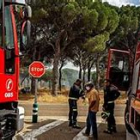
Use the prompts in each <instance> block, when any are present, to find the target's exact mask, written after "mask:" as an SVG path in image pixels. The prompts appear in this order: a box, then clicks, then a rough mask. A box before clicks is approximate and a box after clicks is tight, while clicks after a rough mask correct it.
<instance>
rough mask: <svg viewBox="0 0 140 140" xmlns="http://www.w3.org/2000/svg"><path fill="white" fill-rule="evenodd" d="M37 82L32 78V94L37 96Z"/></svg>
mask: <svg viewBox="0 0 140 140" xmlns="http://www.w3.org/2000/svg"><path fill="white" fill-rule="evenodd" d="M36 86H37V85H36V81H35V78H34V77H31V93H32V94H35V92H36Z"/></svg>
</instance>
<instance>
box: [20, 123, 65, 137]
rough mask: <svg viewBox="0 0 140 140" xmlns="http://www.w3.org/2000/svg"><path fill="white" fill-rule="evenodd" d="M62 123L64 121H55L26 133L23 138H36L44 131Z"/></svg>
mask: <svg viewBox="0 0 140 140" xmlns="http://www.w3.org/2000/svg"><path fill="white" fill-rule="evenodd" d="M62 123H64V121H55V122H52V123H49V124H47V125H44V126H42V127H40V128H38V129H34V130H33V131H31V132H28V133H26V134H25V135H23V136H22V138H23V140H35V137H37V136H39V135H41V134H42V133H44V132H46V131H48V130H50V129H52V128H54V127H56V126H58V125H61V124H62Z"/></svg>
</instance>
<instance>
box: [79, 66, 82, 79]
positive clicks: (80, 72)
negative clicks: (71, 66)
mask: <svg viewBox="0 0 140 140" xmlns="http://www.w3.org/2000/svg"><path fill="white" fill-rule="evenodd" d="M81 78H82V67H81V66H80V68H79V79H81Z"/></svg>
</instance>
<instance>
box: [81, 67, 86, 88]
mask: <svg viewBox="0 0 140 140" xmlns="http://www.w3.org/2000/svg"><path fill="white" fill-rule="evenodd" d="M85 76H86V70H85V69H83V80H82V81H83V82H82V83H83V87H84V85H85Z"/></svg>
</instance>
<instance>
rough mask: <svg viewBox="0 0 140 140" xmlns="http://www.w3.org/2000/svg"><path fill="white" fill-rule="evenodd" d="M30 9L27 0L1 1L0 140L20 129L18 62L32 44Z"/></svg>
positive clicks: (7, 137)
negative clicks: (29, 42) (30, 40)
mask: <svg viewBox="0 0 140 140" xmlns="http://www.w3.org/2000/svg"><path fill="white" fill-rule="evenodd" d="M30 17H31V8H30V7H29V6H27V4H26V2H25V0H0V60H1V61H0V62H1V64H0V139H1V140H11V139H12V137H13V136H14V135H15V133H16V132H17V131H19V130H18V129H20V130H21V129H22V128H19V127H18V126H19V124H18V123H20V120H19V117H18V116H19V114H18V113H19V112H20V109H21V108H20V107H18V92H19V89H18V88H19V82H18V81H19V59H20V53H22V50H23V49H24V50H25V46H27V43H28V41H29V36H30V22H29V18H30Z"/></svg>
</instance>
